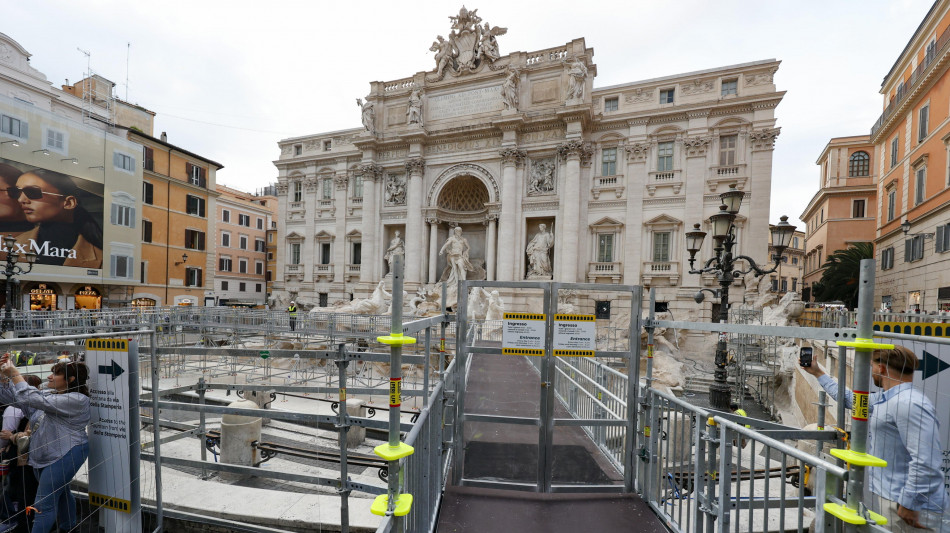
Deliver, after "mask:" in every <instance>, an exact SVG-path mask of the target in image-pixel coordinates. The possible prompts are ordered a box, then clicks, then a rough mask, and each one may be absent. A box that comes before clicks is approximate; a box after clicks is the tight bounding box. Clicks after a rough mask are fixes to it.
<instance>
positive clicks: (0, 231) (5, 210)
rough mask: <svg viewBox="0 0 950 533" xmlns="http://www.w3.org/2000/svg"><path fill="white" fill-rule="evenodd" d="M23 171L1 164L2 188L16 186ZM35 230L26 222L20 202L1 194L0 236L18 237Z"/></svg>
mask: <svg viewBox="0 0 950 533" xmlns="http://www.w3.org/2000/svg"><path fill="white" fill-rule="evenodd" d="M21 174H23V171H21V170H20V169H18V168H16V167H14V166H12V165H7V164H5V163H0V188H3V189H7V188H9V187H15V186H16V180H17V178H19V177H20V175H21ZM31 229H33V224H30V223H29V222H27V221H26V217H24V216H23V209H21V208H20V202H17V201H16V200H14V199H13V198H10V195H9V194H3V193H0V235H12V236H14V237H16V236H17V235H19V234H21V233H23V232H24V231H29V230H31Z"/></svg>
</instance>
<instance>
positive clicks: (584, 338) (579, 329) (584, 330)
mask: <svg viewBox="0 0 950 533" xmlns="http://www.w3.org/2000/svg"><path fill="white" fill-rule="evenodd" d="M594 320H595V319H594V315H561V314H558V315H554V356H555V357H593V356H594V350H596V349H597V345H596V344H597V327H596V322H595V321H594Z"/></svg>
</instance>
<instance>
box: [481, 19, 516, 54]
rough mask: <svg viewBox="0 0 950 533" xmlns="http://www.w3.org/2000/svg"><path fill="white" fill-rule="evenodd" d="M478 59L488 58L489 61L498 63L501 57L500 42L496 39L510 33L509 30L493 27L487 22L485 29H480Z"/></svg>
mask: <svg viewBox="0 0 950 533" xmlns="http://www.w3.org/2000/svg"><path fill="white" fill-rule="evenodd" d="M478 30H479V34H480V37H479V43H478V53H477V54H476V56H477V57H478V58H481V57H487V58H488V60H489V61H492V62H494V61H496V60H497V59H499V58H500V57H501V54H500V53H499V51H498V40H497V39H495V37H497V36H499V35H504V34H506V33H508V28H500V27H498V26H495V27H494V28H493V27H491V25H489V24H488V23H487V22H486V23H485V27H484V28H482V27H479V28H478Z"/></svg>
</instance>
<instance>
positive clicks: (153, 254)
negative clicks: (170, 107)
mask: <svg viewBox="0 0 950 533" xmlns="http://www.w3.org/2000/svg"><path fill="white" fill-rule="evenodd" d="M128 134H129V139H130V140H132V141H133V142H136V143H139V144H141V145H142V146H143V148H142V161H143V166H144V172H143V184H142V187H143V191H142V198H143V201H142V263H141V265H139V272H138V273H137V278H138V280H139V283H140V285H139V286H138V287H136V291H135V295H134V298H133V301H132V304H133V305H135V306H141V307H151V306H156V305H157V306H163V305H214V301H215V300H214V292H213V287H214V272H215V268H214V267H215V264H214V262H215V258H214V255H215V254H214V234H215V233H214V232H215V216H214V214H215V212H216V200H217V197H218V195H219V193H218V192H217V191H216V190H215V189H216V187H215V174H216V172H217V171H218V170H220V169H221V168H223V166H222V165H221V164H219V163H216V162H214V161H212V160H210V159H206V158H204V157H201V156H199V155H197V154H194V153H192V152H189V151H187V150H185V149H182V148H179V147H177V146H175V145H173V144H170V143H169V142H168V141H167V139H166V136H165V134H164V133H163V134H162V137H161V138H155V137H151V136H148V135H145V134H144V133H141V132H138V131H135V130H129V133H128Z"/></svg>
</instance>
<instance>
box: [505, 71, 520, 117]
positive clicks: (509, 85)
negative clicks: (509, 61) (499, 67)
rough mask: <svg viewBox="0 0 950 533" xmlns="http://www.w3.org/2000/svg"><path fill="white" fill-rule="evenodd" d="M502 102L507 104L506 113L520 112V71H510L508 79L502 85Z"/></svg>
mask: <svg viewBox="0 0 950 533" xmlns="http://www.w3.org/2000/svg"><path fill="white" fill-rule="evenodd" d="M501 102H502V103H503V104H505V111H517V110H518V71H517V70H515V69H509V70H508V77H507V78H505V83H503V84H502V85H501Z"/></svg>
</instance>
